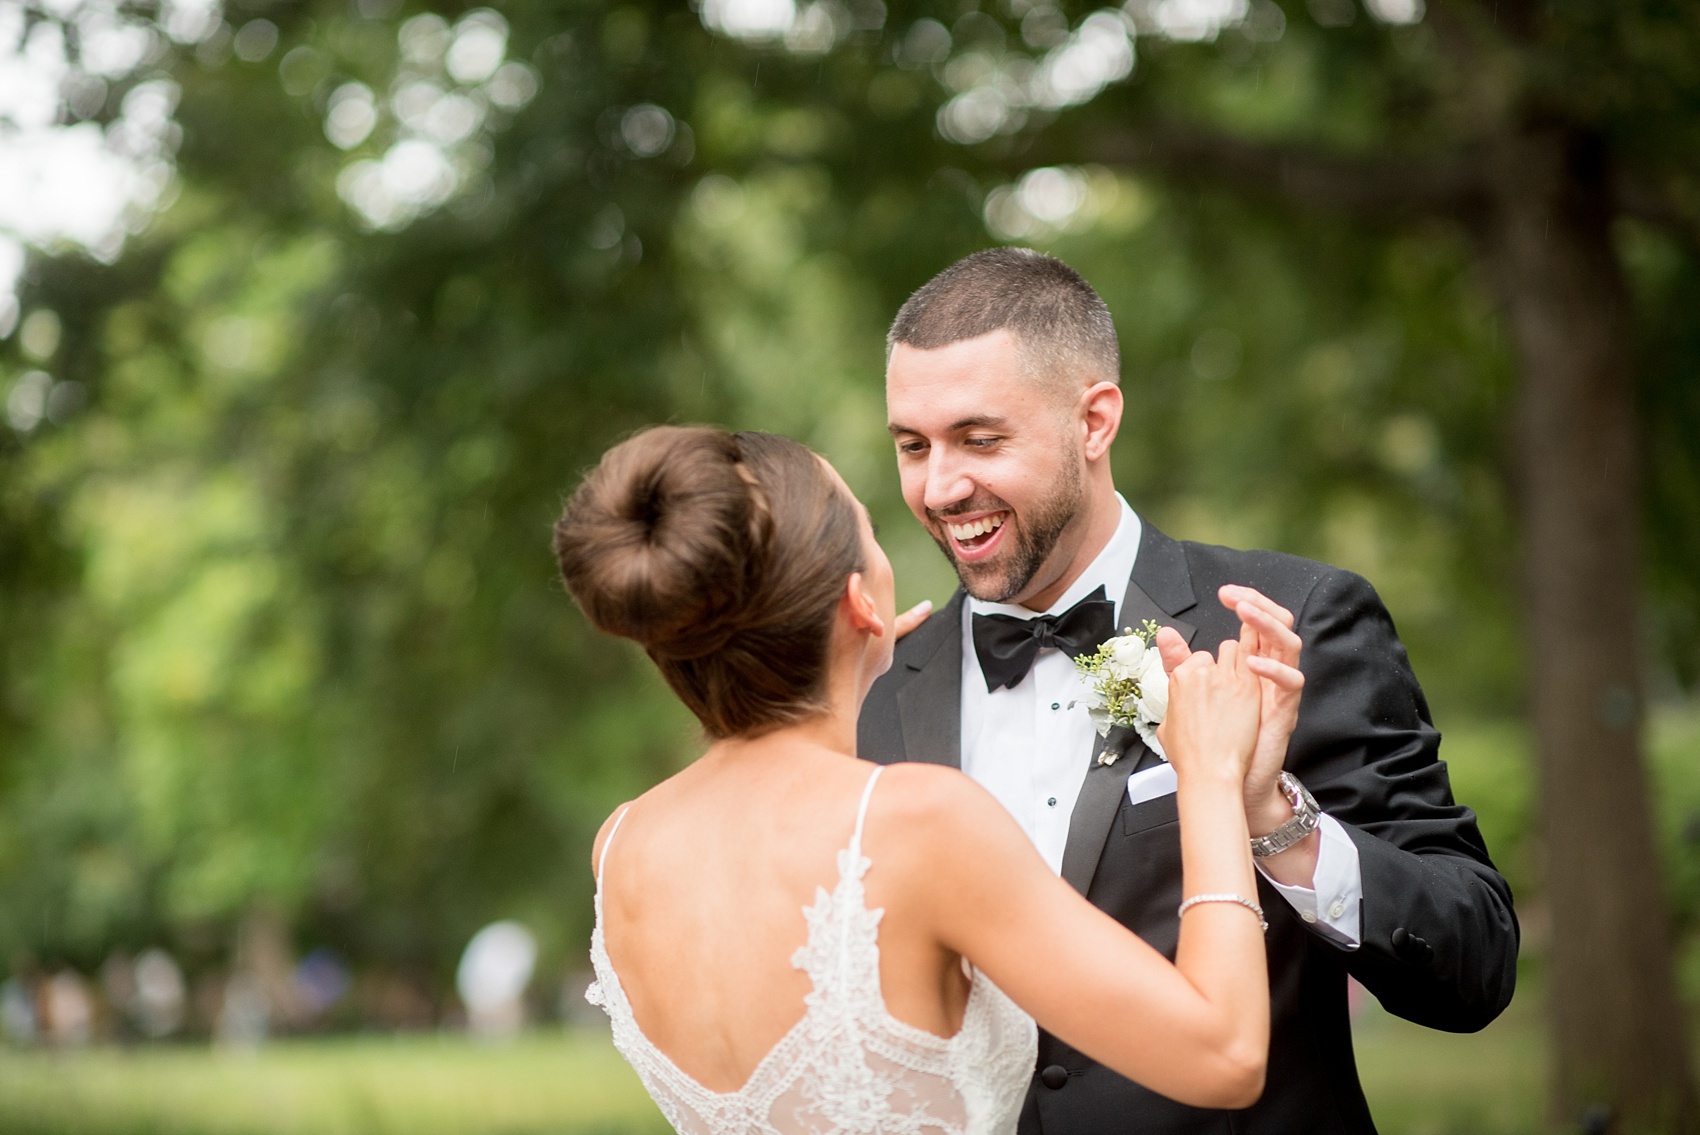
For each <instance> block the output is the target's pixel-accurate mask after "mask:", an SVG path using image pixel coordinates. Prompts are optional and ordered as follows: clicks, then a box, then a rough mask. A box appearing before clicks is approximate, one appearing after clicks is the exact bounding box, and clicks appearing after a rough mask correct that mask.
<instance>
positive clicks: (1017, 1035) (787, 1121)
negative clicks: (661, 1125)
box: [585, 769, 1038, 1135]
mask: <svg viewBox="0 0 1700 1135" xmlns="http://www.w3.org/2000/svg"><path fill="white" fill-rule="evenodd" d="M879 771H880V770H877V769H876V770H875V771H874V773H873V775H872V776H871V777H870V778H869V780H868V786H867V788H866V789H865V790H864V791H863V793H862V802H861V806H860V808H859V809H858V811H857V815H856V829H855V834H854V835H852V836H851V839H850V846H849V847H847V848H844V849H843V850H841V851H840V852H839V853H838V882H837V885H836V886H835V887H834V888H833V890H832V893H830V894H828V893H827V891H826V889H825V888H818V889H817V891H816V895H815V902H814V904H813V905H812V906H808V907H805V908H804V909H803V915H804V917H805V918H806V919H807V921H808V927H809V936H808V941H807V943H806V944H804V945H803V946H802V947H800V948H799V949H798V950H797V952H796V953H795V954H794V955H792V958H791V964H792V965H794V966H796V967H797V968H798V969H800V970H803V971H804V972H805V973H806V974H808V977H809V981H810V983H811V985H812V986H813V988H812V990H811V992H810V993H808V994H807V996H806V997H805V998H804V1005H805V1008H804V1012H803V1016H802V1019H801V1020H799V1021H798V1022H797V1024H796V1025H795V1026H793V1027H792V1029H791V1031H790V1032H788V1033H786V1034H785V1036H784V1037H783V1038H781V1039H780V1041H779V1043H778V1044H776V1045H774V1047H773V1048H772V1049H771V1050H770V1051H769V1052H768V1054H767V1055H766V1056H764V1057H763V1058H762V1060H761V1062H760V1063H759V1064H757V1065H756V1068H755V1071H754V1072H753V1073H751V1075H750V1078H749V1080H748V1081H747V1082H746V1083H745V1085H744V1086H743V1087H742V1088H740V1089H738V1090H737V1091H735V1092H713V1091H710V1090H709V1089H707V1088H705V1087H703V1086H702V1085H701V1084H699V1083H698V1082H697V1081H696V1080H694V1079H692V1078H691V1077H690V1076H688V1075H686V1074H685V1073H684V1072H683V1071H681V1070H680V1069H679V1067H678V1066H677V1065H675V1064H674V1063H673V1062H672V1061H671V1060H670V1059H668V1058H667V1056H666V1054H664V1053H663V1052H662V1051H661V1050H660V1049H658V1048H656V1047H655V1046H654V1045H653V1044H651V1043H650V1042H649V1038H647V1037H645V1036H644V1035H643V1032H642V1030H641V1029H639V1028H638V1025H637V1021H636V1019H635V1018H634V1017H633V1016H632V1009H631V1004H630V1003H629V1002H628V1001H627V1000H626V994H625V990H624V989H622V988H621V986H620V979H619V977H618V976H617V975H616V974H615V973H614V966H613V963H612V962H611V961H610V960H609V958H608V949H607V946H606V944H605V942H604V939H603V934H602V888H601V882H600V878H599V879H598V884H597V892H596V928H595V930H594V931H593V932H592V934H591V939H590V959H591V965H592V966H593V967H594V968H595V971H596V980H595V981H594V982H593V983H592V984H591V986H590V989H589V990H588V991H587V992H586V994H585V996H586V998H587V999H588V1000H590V1002H591V1003H592V1004H596V1005H600V1006H602V1008H603V1009H604V1010H605V1011H606V1012H607V1014H608V1017H609V1020H610V1021H612V1022H613V1027H614V1045H615V1047H616V1048H618V1049H619V1050H620V1052H621V1054H622V1055H624V1056H625V1058H626V1059H627V1060H628V1061H630V1063H631V1065H632V1067H633V1068H634V1069H636V1071H637V1074H638V1077H639V1078H640V1079H641V1080H642V1081H643V1084H644V1087H645V1088H647V1089H648V1091H649V1094H650V1096H651V1097H653V1098H654V1100H655V1102H656V1104H657V1106H659V1107H660V1109H661V1113H662V1115H663V1116H665V1117H666V1119H667V1122H668V1123H670V1124H672V1125H673V1128H674V1130H675V1131H678V1132H679V1133H680V1135H862V1133H867V1135H873V1133H875V1132H877V1133H879V1135H1008V1133H1010V1132H1013V1131H1014V1130H1015V1123H1016V1118H1017V1116H1018V1114H1019V1113H1020V1109H1021V1102H1022V1099H1023V1097H1024V1096H1025V1095H1026V1092H1027V1085H1028V1083H1029V1081H1030V1080H1031V1078H1032V1075H1033V1061H1034V1056H1035V1052H1036V1046H1037V1043H1038V1042H1037V1033H1036V1031H1035V1027H1034V1024H1033V1019H1032V1018H1031V1017H1029V1016H1028V1015H1027V1014H1026V1013H1024V1012H1022V1011H1021V1009H1020V1008H1019V1007H1017V1006H1016V1004H1015V1003H1014V1002H1013V1001H1011V1000H1010V999H1009V998H1008V997H1006V996H1005V995H1004V994H1003V992H1002V991H1001V990H999V989H998V988H997V987H996V986H995V985H993V984H992V983H991V981H990V980H989V979H988V978H987V977H986V976H985V975H984V974H982V973H980V972H979V971H978V970H975V971H974V972H973V975H972V978H971V980H970V985H969V994H968V1006H967V1010H966V1012H965V1014H964V1016H963V1020H962V1028H961V1029H960V1030H959V1031H958V1032H957V1033H956V1035H955V1036H953V1037H950V1038H948V1039H946V1038H944V1037H939V1036H934V1035H933V1034H932V1033H929V1032H927V1031H925V1030H923V1029H917V1028H915V1027H913V1026H911V1025H906V1024H904V1023H903V1022H902V1021H899V1020H897V1019H896V1018H895V1017H893V1016H892V1015H891V1013H890V1012H888V1011H887V1009H886V1005H885V998H884V995H883V994H882V993H881V991H880V973H879V923H880V917H881V916H882V915H883V914H884V911H883V910H869V909H868V907H867V903H866V898H865V894H864V890H863V886H862V877H863V876H864V875H865V874H866V873H867V871H868V867H869V866H870V861H869V860H868V859H867V858H866V857H864V856H863V855H862V823H863V820H864V818H865V816H866V814H867V807H868V798H869V796H870V795H871V794H872V792H873V787H874V782H875V781H876V780H877V779H878V778H879ZM615 826H616V830H617V829H618V823H617V822H616V825H615ZM608 842H609V843H611V842H613V834H612V833H610V835H609V840H608ZM606 849H607V845H606V844H604V851H603V855H604V858H606V855H607V850H606ZM598 875H599V876H600V872H598Z"/></svg>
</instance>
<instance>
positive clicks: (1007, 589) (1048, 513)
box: [927, 463, 1085, 603]
mask: <svg viewBox="0 0 1700 1135" xmlns="http://www.w3.org/2000/svg"><path fill="white" fill-rule="evenodd" d="M1064 468H1065V472H1064V473H1063V474H1062V476H1061V477H1060V478H1059V480H1058V484H1057V487H1056V491H1055V492H1053V493H1052V494H1051V495H1050V496H1048V497H1045V498H1044V499H1043V500H1041V501H1039V502H1037V503H1036V504H1035V505H1034V506H1033V507H1032V509H1030V510H1029V511H1028V513H1027V514H1026V515H1019V514H1017V513H1016V511H1015V510H1014V509H1013V508H1011V507H1010V506H1009V505H1008V504H1007V503H1006V502H1004V501H1003V500H1000V499H999V498H997V497H994V496H992V495H991V494H989V493H986V494H980V493H976V494H975V495H974V496H972V497H970V498H969V499H968V500H966V501H963V502H962V503H961V504H958V505H953V506H952V507H951V508H949V509H946V510H944V511H942V512H933V511H930V510H929V512H928V514H927V515H928V517H929V519H931V521H932V524H931V525H930V526H929V527H928V532H929V534H930V535H931V536H932V538H933V542H934V543H936V544H938V546H939V550H940V551H942V552H943V553H944V556H945V559H947V560H949V561H950V566H951V567H953V568H955V569H956V578H957V579H959V580H961V581H962V587H963V590H965V591H967V592H968V594H970V595H972V596H973V597H974V598H976V599H978V600H980V601H981V602H982V603H1008V602H1009V601H1010V600H1012V599H1014V598H1015V597H1016V596H1018V595H1020V594H1021V593H1022V592H1023V591H1025V590H1027V586H1028V584H1030V583H1032V582H1033V577H1034V576H1036V575H1038V574H1039V569H1041V568H1043V567H1044V566H1045V561H1046V560H1048V559H1050V557H1051V553H1052V552H1054V551H1055V550H1056V547H1057V541H1059V540H1061V539H1062V534H1063V532H1064V531H1066V530H1067V528H1068V526H1069V524H1070V523H1071V522H1072V521H1073V520H1074V518H1075V517H1076V516H1077V515H1079V513H1080V506H1081V502H1082V500H1083V499H1084V498H1085V481H1084V478H1082V477H1081V475H1080V469H1079V468H1078V467H1077V466H1075V465H1074V464H1072V463H1070V464H1068V465H1066V466H1065V467H1064ZM999 509H1001V510H1003V511H1006V512H1008V513H1009V515H1010V518H1009V520H1008V521H1006V522H1005V525H1004V526H1005V527H1006V528H1013V529H1014V532H1013V533H1012V535H1014V537H1015V540H1014V541H1013V542H1012V544H1011V546H1010V547H1009V548H1008V549H1007V550H1005V551H1004V552H1003V554H1001V555H999V556H998V557H997V558H996V559H993V560H988V561H987V562H985V563H964V562H963V561H961V560H959V559H957V558H956V552H955V550H954V548H953V547H952V545H951V539H950V534H949V533H948V532H946V531H945V528H944V522H945V521H946V520H948V519H949V518H950V517H953V516H961V515H963V514H965V513H970V512H991V511H995V510H999Z"/></svg>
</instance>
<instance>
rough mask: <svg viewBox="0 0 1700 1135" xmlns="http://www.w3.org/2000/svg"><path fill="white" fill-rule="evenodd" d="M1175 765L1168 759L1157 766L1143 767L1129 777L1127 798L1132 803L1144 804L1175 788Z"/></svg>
mask: <svg viewBox="0 0 1700 1135" xmlns="http://www.w3.org/2000/svg"><path fill="white" fill-rule="evenodd" d="M1176 784H1177V781H1176V780H1175V766H1174V765H1172V764H1170V763H1169V762H1167V761H1164V762H1163V763H1162V764H1160V765H1157V766H1156V767H1155V768H1148V769H1142V770H1141V771H1139V772H1136V773H1134V774H1133V775H1132V776H1130V777H1128V778H1127V799H1128V803H1130V804H1143V803H1145V802H1146V801H1147V800H1155V799H1157V797H1159V796H1167V795H1169V794H1170V793H1171V792H1173V791H1174V790H1175V787H1176Z"/></svg>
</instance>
